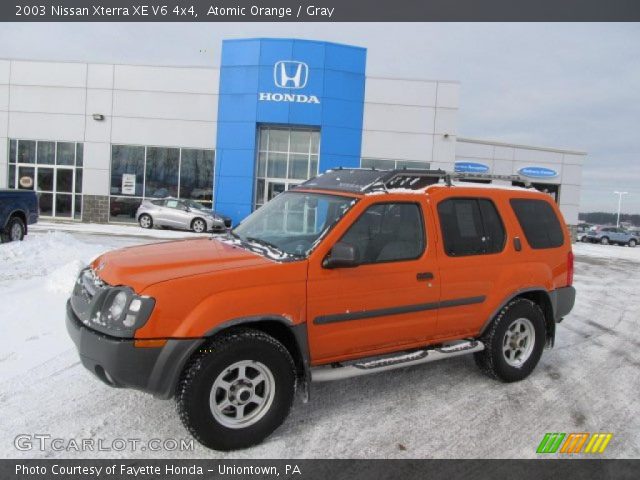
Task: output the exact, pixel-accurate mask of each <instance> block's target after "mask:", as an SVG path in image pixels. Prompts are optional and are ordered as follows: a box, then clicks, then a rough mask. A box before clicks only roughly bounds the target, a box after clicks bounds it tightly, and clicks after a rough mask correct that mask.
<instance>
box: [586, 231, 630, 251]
mask: <svg viewBox="0 0 640 480" xmlns="http://www.w3.org/2000/svg"><path fill="white" fill-rule="evenodd" d="M584 241H587V242H591V243H601V244H602V245H629V246H630V247H635V246H636V245H637V244H638V237H637V236H636V235H633V234H632V233H631V232H628V231H626V230H625V229H624V228H620V227H593V228H592V229H591V230H589V232H588V233H587V235H586V240H584Z"/></svg>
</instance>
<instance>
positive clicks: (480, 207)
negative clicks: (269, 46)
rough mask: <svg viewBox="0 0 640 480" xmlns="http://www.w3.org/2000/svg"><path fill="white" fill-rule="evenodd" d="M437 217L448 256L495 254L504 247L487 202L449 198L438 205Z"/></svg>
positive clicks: (497, 221) (495, 215)
mask: <svg viewBox="0 0 640 480" xmlns="http://www.w3.org/2000/svg"><path fill="white" fill-rule="evenodd" d="M438 216H439V217H440V228H441V229H442V236H443V239H444V249H445V252H446V253H447V255H449V256H452V257H459V256H466V255H483V254H490V253H497V252H500V251H501V250H502V249H503V247H504V243H505V238H506V237H505V232H504V226H503V224H502V220H501V219H500V216H499V215H498V212H497V210H496V208H495V206H494V205H493V203H492V202H491V201H490V200H487V199H477V198H451V199H448V200H445V201H443V202H440V203H439V204H438Z"/></svg>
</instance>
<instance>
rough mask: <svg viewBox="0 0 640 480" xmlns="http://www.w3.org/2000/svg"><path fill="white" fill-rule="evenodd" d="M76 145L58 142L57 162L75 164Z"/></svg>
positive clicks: (59, 163)
mask: <svg viewBox="0 0 640 480" xmlns="http://www.w3.org/2000/svg"><path fill="white" fill-rule="evenodd" d="M75 155H76V146H75V144H74V143H67V142H58V144H57V157H56V163H57V164H58V165H73V164H74V163H75Z"/></svg>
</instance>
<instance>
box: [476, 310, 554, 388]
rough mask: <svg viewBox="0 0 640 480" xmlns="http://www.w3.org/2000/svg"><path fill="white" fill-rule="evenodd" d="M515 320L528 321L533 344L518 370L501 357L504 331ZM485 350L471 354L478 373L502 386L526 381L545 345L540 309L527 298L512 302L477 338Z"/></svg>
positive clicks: (502, 355) (542, 315)
mask: <svg viewBox="0 0 640 480" xmlns="http://www.w3.org/2000/svg"><path fill="white" fill-rule="evenodd" d="M518 319H527V320H528V321H529V322H530V323H531V324H532V326H533V329H534V332H535V340H534V341H533V348H532V350H531V353H530V354H529V357H528V358H527V359H526V360H525V361H524V362H523V363H522V364H521V365H520V366H518V367H515V366H512V365H509V363H507V360H506V358H505V354H504V353H503V342H504V340H505V335H506V333H507V329H508V328H509V327H510V326H511V325H513V323H514V322H515V321H516V320H518ZM480 340H481V341H482V342H483V343H484V345H485V349H484V350H483V351H481V352H477V353H475V354H474V358H475V361H476V364H477V365H478V367H480V370H482V372H483V373H485V374H486V375H488V376H490V377H492V378H495V379H498V380H502V381H503V382H517V381H519V380H523V379H524V378H526V377H527V376H528V375H529V374H530V373H531V372H532V371H533V369H534V368H535V367H536V365H537V364H538V361H539V360H540V357H541V356H542V350H544V345H545V343H546V328H545V322H544V314H543V313H542V310H541V309H540V307H539V306H538V305H537V304H536V303H534V302H532V301H531V300H528V299H526V298H515V299H514V300H512V301H511V302H509V303H508V304H507V305H506V306H505V307H504V308H503V309H502V310H500V313H498V315H496V317H495V318H494V319H493V321H492V322H491V324H490V325H489V328H488V329H487V331H486V332H485V333H484V335H483V336H482V337H481V338H480Z"/></svg>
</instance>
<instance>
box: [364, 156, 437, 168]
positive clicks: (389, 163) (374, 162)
mask: <svg viewBox="0 0 640 480" xmlns="http://www.w3.org/2000/svg"><path fill="white" fill-rule="evenodd" d="M430 166H431V164H430V163H429V162H416V161H411V160H386V159H381V158H362V159H360V167H362V168H375V169H376V170H395V169H400V168H407V169H411V168H417V169H423V170H424V169H428V168H430Z"/></svg>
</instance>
